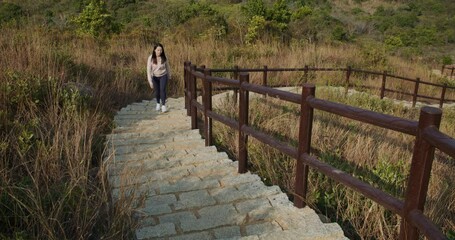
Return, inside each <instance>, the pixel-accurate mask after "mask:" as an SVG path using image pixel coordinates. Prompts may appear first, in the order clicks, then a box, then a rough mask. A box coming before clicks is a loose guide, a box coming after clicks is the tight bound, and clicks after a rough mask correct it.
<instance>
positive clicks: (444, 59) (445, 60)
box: [442, 55, 453, 65]
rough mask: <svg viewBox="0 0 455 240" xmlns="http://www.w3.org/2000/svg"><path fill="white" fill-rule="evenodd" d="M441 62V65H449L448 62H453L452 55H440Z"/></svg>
mask: <svg viewBox="0 0 455 240" xmlns="http://www.w3.org/2000/svg"><path fill="white" fill-rule="evenodd" d="M442 64H443V65H450V64H453V59H452V56H448V55H444V56H442Z"/></svg>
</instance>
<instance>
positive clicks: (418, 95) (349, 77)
mask: <svg viewBox="0 0 455 240" xmlns="http://www.w3.org/2000/svg"><path fill="white" fill-rule="evenodd" d="M199 70H200V69H199ZM452 71H453V69H452ZM212 72H213V73H226V72H228V73H232V74H233V78H234V79H238V74H239V73H242V72H248V73H252V72H261V73H262V74H263V77H262V83H261V84H262V85H263V86H271V87H279V86H285V84H273V85H270V84H269V77H268V75H269V74H268V73H271V72H303V74H304V77H303V79H307V75H308V74H309V73H310V72H345V77H344V79H343V81H344V84H343V85H344V87H345V91H346V93H347V91H348V89H349V88H351V87H353V86H354V85H353V84H352V83H353V80H354V79H353V75H354V74H365V75H369V76H373V77H374V76H377V77H380V78H381V80H380V81H381V82H380V86H369V85H367V84H362V85H361V87H363V88H368V89H377V90H379V91H380V94H379V95H380V98H381V99H383V98H384V97H385V96H386V93H396V94H401V95H403V96H409V97H411V100H410V101H411V102H412V106H413V107H415V105H416V103H417V101H418V100H428V101H433V102H434V101H435V102H436V103H438V104H439V107H440V108H442V107H443V105H444V103H455V97H454V95H455V87H451V86H447V85H446V84H436V83H432V82H427V81H423V80H421V79H420V78H416V79H412V78H408V77H402V76H397V75H393V74H390V73H388V72H387V71H383V72H376V71H370V70H362V69H355V68H352V67H349V66H348V67H346V68H317V67H309V66H304V67H303V68H269V67H267V66H264V67H263V68H239V67H238V66H235V67H234V68H232V69H212ZM391 82H401V83H405V82H408V83H413V85H412V87H410V88H409V90H411V91H410V92H406V91H400V90H396V89H393V87H387V84H388V83H391ZM378 85H379V83H378ZM425 86H432V87H434V88H436V91H437V92H439V93H438V94H435V95H433V96H428V95H424V94H423V93H422V89H423V88H424V87H425ZM448 91H451V93H452V94H451V95H450V96H452V98H449V97H448V96H449V95H448V94H447V92H448Z"/></svg>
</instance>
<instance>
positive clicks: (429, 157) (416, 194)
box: [400, 107, 442, 240]
mask: <svg viewBox="0 0 455 240" xmlns="http://www.w3.org/2000/svg"><path fill="white" fill-rule="evenodd" d="M441 115H442V111H441V109H439V108H433V107H423V108H422V109H421V110H420V117H419V125H418V128H417V135H416V140H415V144H414V151H413V154H412V162H411V171H410V176H409V178H408V184H407V189H406V195H405V200H404V210H403V214H404V217H403V218H402V221H401V229H400V239H406V240H416V239H418V237H419V232H418V230H417V228H415V227H413V226H411V224H410V223H409V222H408V221H407V218H408V215H409V213H410V212H411V211H412V210H414V209H418V210H420V211H422V212H423V208H424V205H425V200H426V196H427V191H428V183H429V180H430V173H431V167H432V163H433V157H434V150H435V148H434V147H433V146H432V145H430V144H429V143H428V142H427V141H425V139H424V138H423V130H425V128H427V127H430V126H435V127H436V128H439V124H440V123H441Z"/></svg>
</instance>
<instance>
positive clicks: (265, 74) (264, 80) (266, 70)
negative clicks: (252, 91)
mask: <svg viewBox="0 0 455 240" xmlns="http://www.w3.org/2000/svg"><path fill="white" fill-rule="evenodd" d="M267 75H268V67H267V65H264V75H262V86H264V87H266V86H267Z"/></svg>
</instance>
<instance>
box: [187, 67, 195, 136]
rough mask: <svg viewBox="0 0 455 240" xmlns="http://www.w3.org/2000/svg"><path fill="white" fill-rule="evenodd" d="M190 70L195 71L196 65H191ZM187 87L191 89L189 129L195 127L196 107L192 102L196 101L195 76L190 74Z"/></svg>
mask: <svg viewBox="0 0 455 240" xmlns="http://www.w3.org/2000/svg"><path fill="white" fill-rule="evenodd" d="M191 71H192V72H195V71H196V65H191ZM188 83H189V85H190V86H189V87H190V89H191V98H190V109H191V111H190V113H191V129H196V128H197V108H196V106H194V105H193V102H195V101H197V85H196V76H194V75H191V77H190V78H189V82H188Z"/></svg>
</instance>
